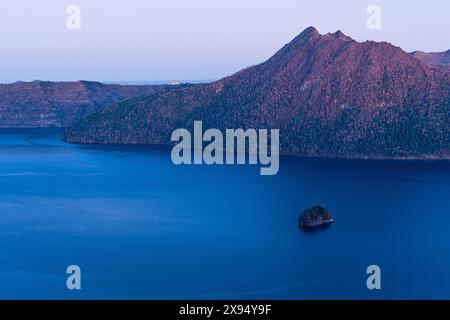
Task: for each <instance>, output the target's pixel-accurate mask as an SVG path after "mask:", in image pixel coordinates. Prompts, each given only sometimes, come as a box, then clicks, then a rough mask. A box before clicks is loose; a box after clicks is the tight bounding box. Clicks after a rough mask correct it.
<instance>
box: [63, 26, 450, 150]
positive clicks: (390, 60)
mask: <svg viewBox="0 0 450 320" xmlns="http://www.w3.org/2000/svg"><path fill="white" fill-rule="evenodd" d="M449 87H450V73H449V72H446V71H445V70H441V69H440V68H434V67H432V66H430V65H428V64H426V63H423V62H421V61H419V60H418V59H416V58H414V57H412V56H411V55H409V54H408V53H406V52H404V51H403V50H401V49H400V48H398V47H395V46H393V45H391V44H389V43H386V42H382V43H377V42H373V41H367V42H363V43H359V42H356V41H354V40H353V39H351V38H350V37H348V36H346V35H345V34H343V33H342V32H341V31H338V32H336V33H329V34H326V35H320V34H319V33H318V31H317V30H316V29H315V28H313V27H310V28H307V29H306V30H305V31H303V32H302V33H301V34H300V35H299V36H297V37H296V38H295V39H294V40H293V41H291V42H290V43H289V44H287V45H285V46H284V47H283V48H282V49H281V50H280V51H278V52H277V53H276V54H275V55H274V56H273V57H272V58H270V59H269V60H268V61H266V62H264V63H261V64H259V65H256V66H253V67H249V68H246V69H244V70H242V71H240V72H238V73H236V74H234V75H232V76H229V77H226V78H224V79H221V80H219V81H216V82H213V83H210V84H198V85H193V86H190V87H188V88H184V89H181V90H176V91H172V92H169V93H165V94H158V95H153V96H150V97H140V98H135V99H131V100H127V101H124V102H122V103H118V104H116V105H113V106H110V107H108V108H106V109H104V110H102V111H101V112H99V113H96V114H93V115H91V116H89V117H87V118H84V119H82V120H81V121H79V122H77V123H76V124H75V125H73V126H70V127H69V128H67V129H66V130H65V131H64V133H63V138H64V139H65V140H66V141H69V142H74V143H100V144H170V135H171V132H172V130H174V129H175V128H188V129H191V128H192V127H193V125H192V124H193V121H195V120H202V121H203V123H204V127H210V128H219V129H226V128H244V129H245V128H280V130H281V131H280V139H281V140H280V142H281V151H282V153H285V154H295V155H304V156H319V157H322V156H323V157H345V158H448V157H449V156H450V127H449V121H448V120H449V119H450V105H449V104H450V92H449V91H450V90H449Z"/></svg>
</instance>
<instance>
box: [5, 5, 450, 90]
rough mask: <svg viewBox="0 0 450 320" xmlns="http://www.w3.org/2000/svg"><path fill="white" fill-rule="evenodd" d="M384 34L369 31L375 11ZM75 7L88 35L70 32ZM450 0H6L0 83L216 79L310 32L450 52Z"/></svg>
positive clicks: (80, 31)
mask: <svg viewBox="0 0 450 320" xmlns="http://www.w3.org/2000/svg"><path fill="white" fill-rule="evenodd" d="M372 4H376V5H378V6H379V7H380V8H381V29H380V30H369V29H368V28H367V26H366V21H367V18H368V14H367V13H366V9H367V7H368V6H369V5H372ZM69 5H78V6H79V7H80V9H81V29H80V30H69V29H68V28H67V26H66V20H67V18H68V14H67V13H66V10H67V7H68V6H69ZM449 13H450V1H448V0H428V1H418V0H411V1H407V0H371V1H366V0H344V1H336V0H71V1H66V0H33V1H30V0H2V1H1V3H0V28H1V32H2V34H1V35H2V36H1V53H0V55H1V59H0V70H1V73H0V82H2V83H5V82H14V81H18V80H23V81H30V80H34V79H41V80H53V81H57V80H60V81H67V80H80V79H84V80H99V81H114V80H116V81H147V80H149V81H150V80H155V81H157V80H214V79H219V78H221V77H223V76H226V75H229V74H232V73H234V72H236V71H238V70H240V69H242V68H244V67H246V66H249V65H252V64H257V63H259V62H262V61H264V60H266V59H267V58H269V57H270V56H271V55H273V54H274V53H275V52H276V51H277V50H278V49H280V48H281V47H282V46H283V45H284V44H286V43H287V42H289V41H290V40H292V39H293V38H294V37H295V36H296V35H297V34H298V33H300V32H301V31H302V30H303V29H305V28H306V27H308V26H311V25H312V26H315V27H316V28H317V29H318V30H319V31H320V32H321V33H327V32H335V31H336V30H338V29H340V30H342V31H343V32H344V33H345V34H347V35H348V36H351V37H352V38H354V39H356V40H358V41H364V40H367V39H370V40H377V41H381V40H383V41H388V42H391V43H393V44H395V45H397V46H400V47H401V48H403V49H404V50H406V51H413V50H423V51H444V50H448V49H450V32H449V30H450V23H449V21H450V19H449V17H448V15H449Z"/></svg>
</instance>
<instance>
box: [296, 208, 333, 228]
mask: <svg viewBox="0 0 450 320" xmlns="http://www.w3.org/2000/svg"><path fill="white" fill-rule="evenodd" d="M333 222H334V220H333V218H332V217H331V215H330V213H329V212H328V210H327V209H325V208H322V207H319V206H315V207H310V208H307V209H305V210H304V211H303V212H302V214H301V215H300V218H299V221H298V226H299V227H300V228H301V229H303V230H317V229H323V228H328V227H329V226H331V225H332V224H333Z"/></svg>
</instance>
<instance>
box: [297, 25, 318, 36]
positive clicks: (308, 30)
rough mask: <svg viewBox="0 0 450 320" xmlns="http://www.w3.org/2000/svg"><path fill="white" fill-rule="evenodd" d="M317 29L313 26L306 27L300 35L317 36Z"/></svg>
mask: <svg viewBox="0 0 450 320" xmlns="http://www.w3.org/2000/svg"><path fill="white" fill-rule="evenodd" d="M319 35H320V33H319V31H318V30H317V29H316V28H314V27H312V26H311V27H308V28H306V29H305V30H303V31H302V33H300V37H302V38H303V37H311V36H319Z"/></svg>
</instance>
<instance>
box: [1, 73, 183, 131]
mask: <svg viewBox="0 0 450 320" xmlns="http://www.w3.org/2000/svg"><path fill="white" fill-rule="evenodd" d="M185 86H186V85H158V86H153V85H144V86H136V85H126V86H124V85H107V84H102V83H99V82H91V81H79V82H48V81H33V82H16V83H11V84H0V128H35V127H65V126H67V125H70V124H72V123H73V122H75V121H78V120H80V119H81V118H83V117H86V116H88V115H90V114H92V113H95V112H98V111H100V110H102V109H103V108H105V107H106V106H109V105H111V104H114V103H117V102H120V101H123V100H126V99H130V98H135V97H139V96H148V95H152V94H155V93H166V92H169V91H171V90H175V89H179V88H182V87H185Z"/></svg>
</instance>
